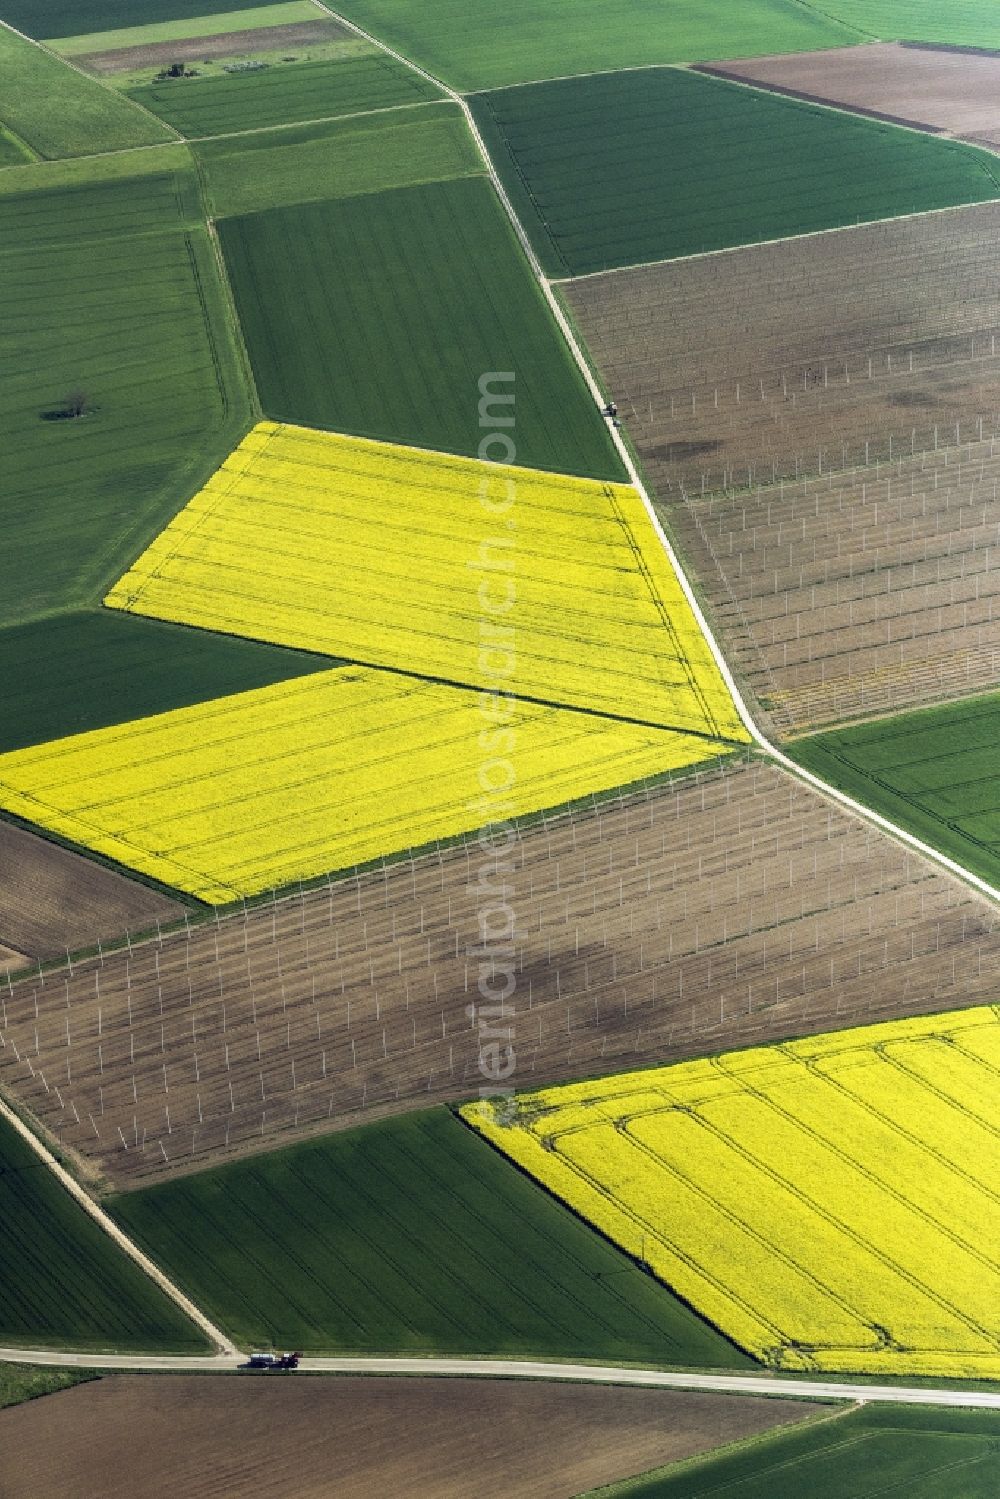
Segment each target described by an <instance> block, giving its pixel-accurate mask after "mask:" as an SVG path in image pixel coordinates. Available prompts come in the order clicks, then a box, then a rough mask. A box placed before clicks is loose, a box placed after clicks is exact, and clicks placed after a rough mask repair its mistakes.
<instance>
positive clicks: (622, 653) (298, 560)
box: [105, 422, 747, 742]
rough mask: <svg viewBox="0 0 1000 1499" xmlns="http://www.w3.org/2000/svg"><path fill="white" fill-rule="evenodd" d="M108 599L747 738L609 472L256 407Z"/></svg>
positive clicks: (630, 492) (636, 510) (160, 614)
mask: <svg viewBox="0 0 1000 1499" xmlns="http://www.w3.org/2000/svg"><path fill="white" fill-rule="evenodd" d="M105 602H106V603H107V604H108V605H110V606H112V607H114V608H119V609H126V610H130V611H132V612H134V613H139V614H147V615H152V616H154V617H156V618H160V619H169V620H174V621H178V622H181V623H185V624H191V625H199V626H202V627H204V628H208V629H213V630H220V631H223V632H225V633H227V634H234V635H247V636H252V637H254V638H258V639H260V638H263V639H266V640H269V641H274V642H277V643H278V644H282V645H289V646H297V647H300V648H303V649H307V650H311V651H318V652H322V653H325V654H328V655H331V656H337V657H341V658H347V659H350V660H352V661H360V662H365V663H368V664H372V665H380V666H391V667H393V668H396V669H399V670H403V671H412V672H417V673H420V674H421V675H425V676H431V677H435V678H437V679H439V680H443V681H449V682H454V683H457V684H460V685H469V686H483V685H488V686H492V685H494V684H495V683H496V681H497V680H500V681H501V682H502V683H503V685H504V686H505V687H506V689H507V690H508V691H510V692H511V693H514V694H516V695H518V696H521V697H525V698H530V699H535V700H541V701H544V702H553V703H557V704H560V705H563V704H564V705H567V706H573V707H582V708H588V709H592V710H596V711H598V712H603V713H608V714H613V715H615V716H619V717H624V718H632V719H636V720H642V721H644V722H648V723H652V724H656V725H660V726H663V727H673V728H677V729H681V730H685V731H693V732H698V733H707V734H710V735H711V736H713V737H722V738H729V739H735V740H739V741H741V742H742V741H745V740H746V737H747V736H746V732H745V730H744V729H743V726H742V724H741V723H740V721H739V718H738V716H737V714H736V711H735V708H734V705H733V702H732V699H731V697H730V694H729V691H728V689H727V688H726V685H725V683H724V681H723V679H722V677H721V675H720V673H719V670H718V668H717V666H716V664H715V662H714V660H713V658H712V656H711V653H710V651H709V649H708V646H707V644H706V642H705V639H704V636H703V634H702V632H701V630H700V628H699V626H698V623H697V620H696V619H695V617H694V614H693V612H692V610H691V608H690V605H689V604H688V602H687V599H686V598H685V596H684V593H683V591H682V589H681V586H680V583H679V581H678V579H677V576H676V574H675V573H674V570H673V568H672V567H671V565H670V562H669V559H668V558H667V556H666V554H665V552H664V551H663V548H662V546H661V545H660V543H659V540H658V539H657V537H656V535H655V533H654V530H653V527H652V524H651V522H650V520H649V517H648V515H647V513H646V511H645V509H644V508H643V505H642V502H641V501H640V499H639V496H638V494H637V493H636V491H635V490H634V489H632V488H630V487H627V486H624V485H612V484H602V483H599V482H597V481H594V480H590V479H576V478H570V477H566V476H562V475H557V474H546V473H540V472H537V471H533V470H528V469H518V468H512V467H511V468H508V467H497V466H492V465H487V464H482V463H477V462H476V461H474V460H472V459H466V458H455V457H447V456H444V455H440V454H435V453H428V452H422V451H420V450H417V449H412V448H405V447H399V446H395V445H391V444H387V443H379V442H369V441H366V440H364V439H361V438H353V437H342V436H337V435H335V434H332V433H328V432H314V431H310V430H307V429H304V428H296V427H289V426H284V425H280V424H277V423H273V422H262V423H260V425H259V426H257V427H256V428H255V429H254V431H253V432H251V433H250V434H249V436H248V437H246V438H245V439H244V441H243V442H242V443H241V444H240V445H239V447H238V448H237V449H236V450H235V451H234V452H233V453H232V454H231V455H230V457H229V458H228V459H227V461H226V462H225V463H224V464H223V466H222V468H221V469H219V470H218V471H217V473H216V474H214V475H213V477H212V478H211V479H210V480H209V482H208V483H207V484H206V486H205V487H204V489H203V490H201V492H200V493H199V494H198V495H196V496H195V498H194V499H193V500H192V501H191V502H190V504H189V505H188V506H187V507H186V509H184V510H183V511H182V512H181V513H180V515H178V516H177V518H176V519H175V520H174V521H173V522H172V523H171V524H170V525H169V526H168V527H167V528H166V530H165V531H163V532H162V533H161V535H160V536H159V537H158V538H157V539H156V541H154V542H153V544H152V546H150V547H149V549H148V550H147V551H146V552H145V553H144V554H143V556H142V557H140V559H139V560H138V562H137V563H136V564H135V566H134V567H132V568H131V569H130V571H129V572H128V573H126V575H125V576H124V577H123V578H122V579H121V580H120V581H119V583H118V584H117V585H116V586H115V587H114V588H113V589H112V590H111V592H110V593H109V594H108V597H107V599H106V600H105Z"/></svg>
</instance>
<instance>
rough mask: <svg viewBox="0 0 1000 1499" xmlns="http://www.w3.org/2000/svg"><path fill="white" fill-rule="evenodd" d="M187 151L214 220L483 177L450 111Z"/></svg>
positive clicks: (413, 112)
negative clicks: (198, 170)
mask: <svg viewBox="0 0 1000 1499" xmlns="http://www.w3.org/2000/svg"><path fill="white" fill-rule="evenodd" d="M194 151H195V154H196V156H197V158H198V160H199V162H200V163H201V166H202V170H203V173H204V177H205V181H206V185H207V193H208V199H209V203H210V205H211V211H212V213H213V214H214V215H215V217H216V218H220V219H221V218H230V217H233V216H234V215H236V214H244V213H257V212H259V211H260V210H261V209H264V208H283V207H286V206H288V205H289V204H292V203H306V202H316V201H319V200H321V199H327V198H342V197H350V196H352V195H354V194H358V193H371V192H379V191H381V190H383V189H385V188H393V187H405V186H407V185H410V184H412V183H419V182H440V181H445V180H448V179H451V178H455V177H468V176H470V175H473V174H481V173H482V171H483V163H482V159H481V158H480V156H479V153H478V151H477V150H476V146H475V142H474V141H473V139H472V135H471V134H470V132H469V130H468V127H467V126H466V123H465V120H464V119H463V117H462V112H461V110H460V109H459V107H458V105H457V104H427V105H424V106H421V108H420V109H398V110H390V111H388V112H387V113H386V114H380V115H371V116H367V117H363V118H361V119H347V120H333V121H331V122H330V123H328V124H313V125H297V126H291V127H289V128H287V129H284V130H264V131H261V132H260V134H259V135H241V136H230V137H226V138H223V139H221V140H209V141H202V142H199V143H198V144H197V145H196V146H195V147H194ZM0 180H2V179H0Z"/></svg>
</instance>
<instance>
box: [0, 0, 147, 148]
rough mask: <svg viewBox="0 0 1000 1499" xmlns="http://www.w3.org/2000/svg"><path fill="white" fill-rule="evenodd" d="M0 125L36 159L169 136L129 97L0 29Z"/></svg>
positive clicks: (13, 34)
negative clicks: (0, 82)
mask: <svg viewBox="0 0 1000 1499" xmlns="http://www.w3.org/2000/svg"><path fill="white" fill-rule="evenodd" d="M0 72H2V73H3V77H4V87H3V95H2V98H0V123H2V124H3V125H5V126H8V127H9V128H10V129H11V130H12V131H13V132H14V133H15V135H17V136H18V137H19V138H20V139H21V140H23V141H24V142H25V143H26V144H27V145H28V146H29V147H30V148H31V149H32V150H33V151H37V153H38V155H39V156H45V157H61V156H86V155H90V154H91V153H94V152H100V151H124V150H127V149H128V148H129V147H130V146H148V145H155V144H157V143H158V142H160V141H168V140H170V139H172V135H173V132H172V131H171V130H169V129H168V127H167V126H166V125H164V124H162V122H161V121H159V120H154V119H153V118H152V117H151V116H150V115H148V114H145V113H144V111H143V110H141V109H139V108H138V106H137V105H135V104H134V103H133V102H132V101H131V100H130V99H126V98H125V97H124V96H123V95H122V94H116V93H115V92H114V91H113V90H112V89H108V88H104V87H103V85H102V84H100V83H98V82H97V81H96V80H95V79H93V78H88V77H86V76H85V75H84V74H83V73H80V72H78V71H77V70H76V69H75V68H71V67H69V66H68V65H67V64H66V63H64V62H61V61H60V59H59V58H58V57H54V56H53V55H52V53H50V52H46V51H44V50H43V48H41V47H38V46H36V45H35V44H34V43H33V42H29V41H26V40H25V38H24V37H20V36H17V35H16V34H15V33H14V32H13V31H10V30H9V29H8V28H7V27H6V26H0Z"/></svg>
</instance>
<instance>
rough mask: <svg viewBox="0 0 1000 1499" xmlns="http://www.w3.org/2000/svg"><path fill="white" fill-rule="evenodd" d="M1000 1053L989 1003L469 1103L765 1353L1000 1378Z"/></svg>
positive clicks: (793, 1363)
mask: <svg viewBox="0 0 1000 1499" xmlns="http://www.w3.org/2000/svg"><path fill="white" fill-rule="evenodd" d="M998 1062H1000V1013H998V1011H997V1010H995V1009H993V1008H983V1009H977V1010H966V1011H959V1012H955V1013H952V1014H949V1015H945V1016H933V1017H927V1018H920V1019H916V1020H905V1021H899V1022H892V1023H888V1024H883V1025H876V1026H871V1027H866V1028H864V1029H855V1030H850V1031H841V1032H838V1033H836V1034H833V1035H828V1036H818V1037H811V1038H809V1039H808V1040H804V1041H797V1042H794V1043H791V1044H788V1045H785V1046H779V1047H766V1048H755V1049H752V1050H748V1051H745V1052H735V1053H731V1054H728V1055H724V1056H721V1057H715V1058H710V1059H706V1060H704V1061H698V1062H690V1063H683V1064H680V1065H677V1066H672V1067H663V1068H656V1069H652V1070H649V1071H643V1072H635V1073H630V1074H622V1075H620V1076H617V1077H609V1078H603V1079H599V1080H596V1081H591V1082H587V1083H580V1084H572V1085H569V1086H564V1087H555V1088H549V1089H543V1090H542V1091H540V1092H537V1093H533V1094H529V1095H526V1096H524V1097H523V1098H519V1099H518V1100H517V1103H516V1107H515V1109H514V1111H513V1113H512V1114H510V1113H505V1112H504V1110H503V1109H501V1108H498V1107H497V1106H496V1105H495V1104H493V1103H491V1102H489V1101H486V1102H482V1103H478V1104H471V1105H469V1106H467V1107H466V1109H465V1110H463V1113H464V1115H465V1117H466V1118H467V1119H468V1120H469V1122H470V1123H471V1124H473V1125H474V1126H475V1127H476V1128H477V1129H478V1130H480V1131H481V1132H482V1133H483V1134H484V1135H486V1136H487V1137H488V1138H489V1139H491V1140H492V1141H493V1142H494V1143H495V1144H496V1145H497V1146H498V1147H499V1148H500V1149H501V1150H503V1151H505V1152H506V1153H507V1154H508V1155H509V1156H511V1157H512V1159H514V1160H516V1161H517V1162H518V1163H519V1164H520V1165H522V1166H523V1167H524V1168H525V1169H526V1170H528V1171H530V1172H531V1173H532V1174H533V1175H535V1176H536V1177H537V1178H538V1179H539V1180H540V1181H542V1182H543V1183H544V1184H545V1185H546V1186H547V1187H548V1188H550V1190H552V1191H553V1192H555V1193H556V1194H557V1195H558V1196H560V1197H561V1198H563V1200H564V1201H566V1202H567V1203H569V1204H570V1206H572V1207H573V1208H574V1209H575V1210H576V1211H577V1212H579V1213H581V1214H583V1215H584V1216H585V1217H587V1218H588V1219H590V1221H591V1222H593V1223H595V1224H596V1225H597V1226H598V1227H599V1228H600V1229H601V1230H602V1231H603V1232H604V1233H606V1234H607V1235H608V1236H609V1237H611V1238H612V1239H614V1240H615V1242H617V1243H618V1244H620V1245H621V1246H622V1247H623V1248H624V1249H626V1250H627V1251H628V1252H629V1253H631V1254H633V1255H636V1256H637V1257H641V1258H642V1259H644V1260H645V1261H646V1263H648V1264H649V1265H650V1267H651V1269H652V1270H653V1271H654V1273H656V1274H657V1275H659V1276H660V1277H661V1278H662V1279H663V1280H664V1281H666V1282H667V1283H668V1284H669V1285H671V1286H672V1287H674V1288H675V1289H676V1290H677V1291H678V1292H679V1293H680V1294H681V1295H683V1296H684V1297H685V1298H686V1299H687V1300H689V1301H690V1302H691V1303H692V1304H693V1305H694V1306H695V1307H697V1308H698V1309H699V1310H700V1311H701V1312H702V1313H703V1314H704V1315H705V1316H707V1317H708V1318H710V1319H711V1320H712V1321H713V1322H715V1323H716V1324H717V1325H718V1326H720V1327H721V1328H722V1329H723V1331H725V1332H726V1333H728V1334H729V1336H730V1337H732V1338H734V1339H735V1340H736V1341H737V1342H739V1343H740V1344H742V1346H743V1347H745V1348H747V1349H748V1350H749V1351H751V1352H752V1353H754V1354H756V1355H757V1357H759V1358H761V1359H762V1360H764V1361H765V1362H768V1363H771V1364H775V1365H777V1366H780V1367H783V1368H813V1369H826V1370H843V1371H847V1372H855V1373H857V1372H861V1371H864V1370H870V1371H871V1372H874V1373H889V1372H895V1373H909V1374H936V1375H950V1376H954V1377H958V1376H969V1377H998V1376H1000V1273H998V1271H997V1268H996V1264H995V1253H994V1251H995V1245H996V1243H997V1242H998V1240H1000V1193H998V1192H997V1190H996V1183H997V1181H998V1180H1000V1096H998V1092H997V1089H996V1067H997V1064H998Z"/></svg>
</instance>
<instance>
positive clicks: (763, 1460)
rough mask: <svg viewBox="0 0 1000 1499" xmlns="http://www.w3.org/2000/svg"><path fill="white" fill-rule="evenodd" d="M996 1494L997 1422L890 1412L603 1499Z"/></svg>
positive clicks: (976, 1415) (999, 1471) (749, 1449)
mask: <svg viewBox="0 0 1000 1499" xmlns="http://www.w3.org/2000/svg"><path fill="white" fill-rule="evenodd" d="M998 1492H1000V1412H998V1411H974V1410H924V1409H920V1408H914V1407H912V1406H911V1407H905V1406H898V1407H897V1406H888V1405H869V1406H866V1407H865V1408H864V1409H863V1410H857V1411H852V1412H851V1413H849V1414H842V1415H838V1416H835V1417H833V1418H832V1419H830V1420H829V1421H825V1422H821V1423H819V1424H816V1425H811V1426H807V1427H804V1428H802V1429H801V1430H798V1431H791V1432H786V1433H784V1434H780V1433H779V1434H778V1435H776V1436H767V1437H764V1438H762V1439H755V1440H753V1441H750V1442H744V1443H742V1444H740V1445H739V1446H738V1447H735V1448H731V1449H730V1450H729V1451H727V1452H725V1453H723V1454H722V1455H720V1456H718V1457H705V1458H699V1459H696V1460H695V1461H693V1462H687V1463H683V1464H678V1465H677V1466H676V1467H674V1468H664V1469H662V1470H661V1471H660V1472H658V1473H648V1474H646V1476H645V1477H642V1478H633V1479H631V1480H629V1481H628V1482H626V1483H620V1484H615V1485H614V1487H613V1488H610V1489H602V1490H601V1491H600V1493H601V1499H715V1496H717V1495H723V1494H725V1495H726V1499H803V1495H807V1494H814V1495H816V1499H876V1496H881V1495H885V1496H888V1495H899V1496H903V1495H905V1496H906V1499H994V1496H995V1495H996V1494H997V1493H998ZM594 1499H596V1496H594Z"/></svg>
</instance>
